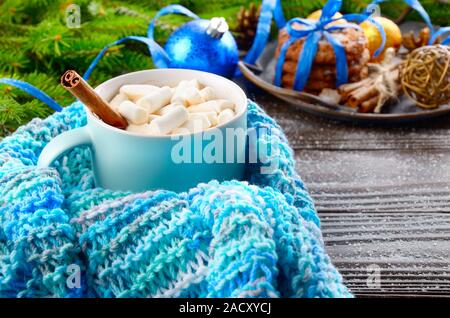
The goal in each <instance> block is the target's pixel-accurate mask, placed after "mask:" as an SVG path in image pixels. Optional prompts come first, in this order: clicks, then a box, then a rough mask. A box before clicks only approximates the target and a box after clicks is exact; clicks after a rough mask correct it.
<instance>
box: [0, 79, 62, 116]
mask: <svg viewBox="0 0 450 318" xmlns="http://www.w3.org/2000/svg"><path fill="white" fill-rule="evenodd" d="M0 83H2V84H7V85H11V86H14V87H17V88H19V89H21V90H22V91H24V92H25V93H28V94H30V95H31V96H33V97H35V98H37V99H39V100H40V101H42V102H44V103H45V104H47V105H48V106H50V107H51V108H52V109H53V110H54V111H57V112H60V111H61V110H62V107H61V106H60V105H59V104H58V103H57V102H56V101H55V100H54V99H52V98H51V97H50V96H48V95H47V94H45V93H44V92H43V91H41V90H40V89H38V88H36V87H34V86H33V85H31V84H28V83H27V82H22V81H19V80H16V79H13V78H0Z"/></svg>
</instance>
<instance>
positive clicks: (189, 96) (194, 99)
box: [181, 87, 203, 106]
mask: <svg viewBox="0 0 450 318" xmlns="http://www.w3.org/2000/svg"><path fill="white" fill-rule="evenodd" d="M181 98H183V99H184V100H185V101H186V104H187V105H188V106H191V105H197V104H201V103H203V99H202V97H201V96H200V92H199V91H198V89H196V88H195V87H188V88H186V89H185V90H184V91H183V92H182V93H181Z"/></svg>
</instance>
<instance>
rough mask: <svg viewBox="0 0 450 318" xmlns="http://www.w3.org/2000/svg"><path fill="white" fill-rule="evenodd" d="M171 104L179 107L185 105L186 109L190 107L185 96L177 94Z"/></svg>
mask: <svg viewBox="0 0 450 318" xmlns="http://www.w3.org/2000/svg"><path fill="white" fill-rule="evenodd" d="M170 103H171V104H178V105H183V106H184V107H187V106H188V102H187V100H186V99H184V98H183V96H181V95H177V93H175V94H174V95H173V96H172V98H171V100H170Z"/></svg>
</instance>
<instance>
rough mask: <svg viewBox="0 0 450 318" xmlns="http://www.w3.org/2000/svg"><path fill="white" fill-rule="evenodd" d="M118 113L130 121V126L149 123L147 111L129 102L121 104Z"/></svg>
mask: <svg viewBox="0 0 450 318" xmlns="http://www.w3.org/2000/svg"><path fill="white" fill-rule="evenodd" d="M118 112H119V114H121V115H122V116H123V117H125V118H126V119H127V120H128V123H129V124H130V123H131V124H136V125H142V124H145V123H147V121H148V114H147V111H146V110H145V109H144V108H142V107H139V106H137V105H136V104H135V103H133V102H130V101H129V100H126V101H124V102H122V103H121V104H120V106H119V109H118Z"/></svg>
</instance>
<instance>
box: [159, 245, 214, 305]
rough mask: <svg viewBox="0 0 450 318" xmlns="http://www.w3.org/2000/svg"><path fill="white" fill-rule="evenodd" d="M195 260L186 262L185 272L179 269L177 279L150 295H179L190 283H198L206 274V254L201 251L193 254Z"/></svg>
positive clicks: (162, 296) (163, 296)
mask: <svg viewBox="0 0 450 318" xmlns="http://www.w3.org/2000/svg"><path fill="white" fill-rule="evenodd" d="M195 258H196V261H191V262H189V263H188V264H187V272H184V271H182V270H180V271H179V272H178V274H177V279H176V281H174V282H170V283H169V286H168V287H167V288H160V289H158V291H157V292H156V294H155V295H152V297H155V298H173V297H179V296H180V295H181V293H182V292H183V291H185V290H186V289H188V288H189V287H190V286H191V285H196V284H200V283H201V282H202V281H203V280H204V279H205V277H206V276H207V275H208V259H209V258H208V256H207V255H206V254H205V253H203V252H202V251H200V252H198V253H197V254H196V255H195Z"/></svg>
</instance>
